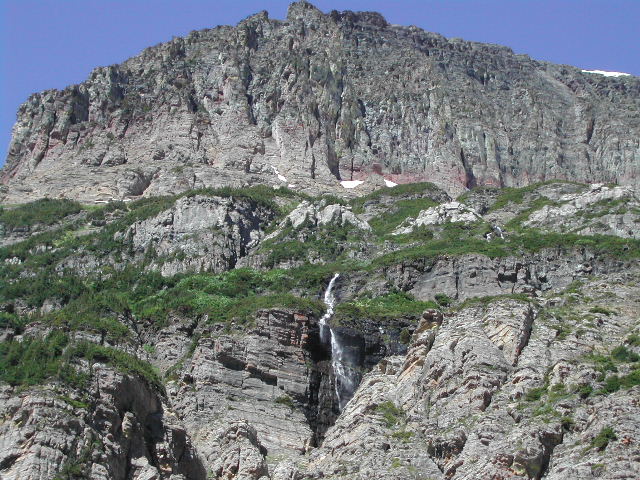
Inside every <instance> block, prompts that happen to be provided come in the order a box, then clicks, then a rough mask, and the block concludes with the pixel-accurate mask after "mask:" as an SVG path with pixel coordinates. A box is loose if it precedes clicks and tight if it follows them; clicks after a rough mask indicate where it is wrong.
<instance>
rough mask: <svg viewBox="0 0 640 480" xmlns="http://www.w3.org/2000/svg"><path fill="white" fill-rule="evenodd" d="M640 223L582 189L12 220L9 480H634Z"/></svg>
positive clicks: (144, 209) (282, 201)
mask: <svg viewBox="0 0 640 480" xmlns="http://www.w3.org/2000/svg"><path fill="white" fill-rule="evenodd" d="M639 208H640V198H639V197H638V194H637V192H636V191H635V190H634V189H632V188H629V187H617V186H605V185H583V184H578V183H568V182H546V183H542V184H536V185H532V186H528V187H524V188H519V189H502V190H501V189H497V188H477V189H473V190H471V191H469V192H467V193H466V194H464V195H463V196H461V197H459V198H458V199H457V200H456V201H452V199H451V198H449V197H448V195H447V194H446V193H445V192H444V191H442V190H440V189H438V188H437V187H435V186H434V185H432V184H410V185H400V186H397V187H395V188H391V189H382V190H378V191H376V192H373V193H371V194H369V195H367V196H364V197H358V198H355V199H353V200H351V201H346V200H343V199H340V198H336V197H332V196H327V195H325V196H323V197H318V198H315V197H310V196H306V195H302V194H300V193H296V192H293V191H290V190H287V189H279V190H274V189H272V188H270V187H265V186H256V187H251V188H247V189H230V188H224V189H218V190H206V189H205V190H198V191H190V192H185V193H183V194H180V195H175V196H171V197H153V198H147V199H141V200H138V201H136V202H116V203H111V204H107V205H104V206H99V207H95V206H91V207H86V206H82V205H80V204H78V203H75V202H72V201H69V200H39V201H37V202H34V203H30V204H26V205H22V206H15V207H12V208H5V209H3V210H1V211H0V225H2V229H1V230H0V231H1V232H2V238H1V240H2V244H3V246H2V247H1V248H0V275H1V278H2V279H3V281H2V283H1V284H0V418H1V420H0V475H1V476H2V478H7V479H18V478H19V479H21V480H25V479H26V480H31V479H38V480H44V479H50V478H56V479H74V478H105V479H106V478H109V479H117V480H142V479H152V478H156V479H172V480H179V479H194V480H200V479H205V478H215V479H227V480H229V479H245V480H259V479H261V480H267V479H271V480H291V479H296V480H300V479H306V478H315V479H317V478H335V479H351V478H355V479H359V478H362V479H364V478H370V479H371V478H372V479H404V478H407V479H427V478H442V479H445V478H447V479H469V480H470V479H476V478H517V479H541V478H548V479H556V478H604V479H614V478H635V477H637V476H638V474H639V473H640V462H638V458H639V452H638V443H637V442H638V436H639V435H640V425H639V424H638V418H640V410H639V409H640V405H639V404H638V401H637V399H638V397H639V395H638V394H639V393H640V323H639V321H638V320H639V319H638V312H639V311H640V303H639V300H638V299H640V290H639V285H640V260H639V259H640V240H638V239H637V238H634V237H635V235H633V234H630V233H629V232H630V231H631V232H632V233H633V232H635V230H636V229H635V228H634V227H635V226H637V225H638V224H640V209H639ZM563 216H567V217H568V220H567V222H566V223H567V225H568V226H569V228H570V231H564V230H562V229H561V228H560V226H559V223H558V221H557V219H558V218H563Z"/></svg>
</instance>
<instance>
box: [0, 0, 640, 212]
mask: <svg viewBox="0 0 640 480" xmlns="http://www.w3.org/2000/svg"><path fill="white" fill-rule="evenodd" d="M639 112H640V81H639V80H638V79H637V78H635V77H631V76H628V77H617V78H610V77H605V76H602V75H598V74H589V73H582V72H581V71H580V70H578V69H576V68H574V67H570V66H560V65H553V64H549V63H544V62H538V61H534V60H531V59H530V58H528V57H526V56H523V55H515V54H513V52H512V51H511V50H509V49H508V48H506V47H500V46H495V45H485V44H480V43H473V42H466V41H463V40H458V39H449V40H448V39H445V38H444V37H442V36H440V35H437V34H433V33H428V32H424V31H422V30H420V29H418V28H415V27H402V26H397V25H389V24H388V23H387V22H386V21H385V20H384V19H383V18H382V17H381V16H380V15H378V14H376V13H366V12H365V13H353V12H342V13H338V12H335V11H334V12H331V13H329V14H324V13H322V12H320V11H319V10H317V9H316V8H315V7H313V6H312V5H310V4H308V3H306V2H297V3H294V4H292V5H291V7H290V8H289V13H288V16H287V19H286V20H285V21H277V20H271V19H269V18H268V17H267V14H266V13H265V12H263V13H260V14H257V15H255V16H253V17H250V18H248V19H246V20H244V21H243V22H241V23H240V24H238V25H237V26H236V27H217V28H215V29H212V30H204V31H199V32H193V33H191V34H190V35H189V36H187V37H185V38H176V39H175V40H172V41H171V42H168V43H165V44H162V45H158V46H156V47H152V48H149V49H147V50H145V51H144V52H142V53H141V54H140V55H139V56H137V57H134V58H131V59H130V60H127V61H126V62H124V63H122V64H120V65H114V66H110V67H104V68H98V69H96V70H94V71H93V72H92V73H91V75H90V77H89V79H88V80H87V81H86V82H84V83H82V84H80V85H76V86H72V87H69V88H67V89H65V90H63V91H56V90H51V91H45V92H42V93H38V94H34V95H33V96H32V97H30V98H29V100H28V101H27V102H26V103H25V104H24V105H23V106H22V107H21V108H20V110H19V112H18V120H17V123H16V125H15V127H14V130H13V139H12V142H11V146H10V149H9V155H8V157H7V161H6V165H5V167H4V169H3V171H2V181H3V184H4V187H3V190H2V195H3V198H4V200H5V201H6V202H9V203H19V202H24V201H26V200H29V199H35V198H39V197H43V196H50V197H59V196H64V197H68V198H75V199H80V200H82V201H97V200H109V199H122V198H127V197H136V196H140V195H145V196H150V195H163V194H168V193H177V192H181V191H184V190H188V189H192V188H200V187H205V186H213V187H217V186H223V185H231V186H245V185H251V184H256V183H262V184H270V185H281V186H286V185H294V187H292V188H295V189H298V190H302V191H306V192H309V193H319V192H323V191H327V190H329V191H331V190H333V191H335V192H340V193H342V192H344V190H343V189H342V187H341V186H340V185H339V183H338V180H352V179H355V180H357V179H363V180H364V179H366V178H367V177H368V175H369V174H371V173H372V172H375V173H376V174H379V173H382V174H383V175H384V176H385V178H387V179H388V180H391V181H394V182H395V183H405V182H414V181H424V180H429V181H432V182H434V183H436V184H438V185H440V186H441V187H443V188H444V189H445V190H446V191H448V192H449V193H451V194H457V193H460V192H462V191H464V190H465V189H466V188H468V187H472V186H475V185H493V186H523V185H528V184H530V183H534V182H536V181H542V180H547V179H551V178H566V179H571V180H577V181H591V182H593V181H602V182H616V183H620V184H629V185H638V184H639V182H640V180H639V179H640V175H639V173H640V172H639V168H640V167H639V165H640V143H639V141H638V138H639V137H640V116H639ZM369 183H371V182H369ZM375 183H376V182H373V183H372V185H373V186H374V185H375ZM373 186H371V187H368V186H367V185H366V184H365V185H363V186H361V187H359V189H360V190H362V191H365V192H366V191H367V189H368V188H373Z"/></svg>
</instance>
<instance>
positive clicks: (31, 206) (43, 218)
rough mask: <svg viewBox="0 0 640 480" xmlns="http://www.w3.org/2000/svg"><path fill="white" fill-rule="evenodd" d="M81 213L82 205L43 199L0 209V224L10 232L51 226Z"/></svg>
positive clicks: (61, 200) (62, 200)
mask: <svg viewBox="0 0 640 480" xmlns="http://www.w3.org/2000/svg"><path fill="white" fill-rule="evenodd" d="M81 211H82V205H80V204H79V203H78V202H75V201H72V200H66V199H51V198H43V199H41V200H36V201H35V202H31V203H26V204H24V205H20V206H17V207H15V208H11V209H8V208H3V207H0V223H1V224H4V225H5V226H6V227H7V228H9V229H10V230H12V229H14V228H17V227H31V226H33V225H36V224H42V225H53V224H54V223H57V222H59V221H61V220H62V219H63V218H64V217H67V216H69V215H73V214H76V213H79V212H81Z"/></svg>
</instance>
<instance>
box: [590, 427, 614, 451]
mask: <svg viewBox="0 0 640 480" xmlns="http://www.w3.org/2000/svg"><path fill="white" fill-rule="evenodd" d="M617 439H618V437H617V436H616V433H615V432H614V431H613V428H611V427H605V428H603V429H602V430H600V432H599V433H598V435H596V436H595V437H594V439H593V440H591V444H590V445H591V448H597V449H598V450H600V451H602V450H604V449H605V448H607V446H608V445H609V442H611V441H613V440H617Z"/></svg>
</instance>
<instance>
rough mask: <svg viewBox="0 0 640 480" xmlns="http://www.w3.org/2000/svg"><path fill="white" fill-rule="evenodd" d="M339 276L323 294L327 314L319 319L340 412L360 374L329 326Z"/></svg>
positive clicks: (352, 391)
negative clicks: (335, 285) (329, 358)
mask: <svg viewBox="0 0 640 480" xmlns="http://www.w3.org/2000/svg"><path fill="white" fill-rule="evenodd" d="M339 276H340V274H339V273H336V274H335V275H334V276H333V278H331V281H330V282H329V286H328V287H327V290H326V291H325V292H324V303H325V305H326V306H327V312H326V313H325V314H324V315H323V316H322V318H320V340H321V341H322V343H324V344H325V345H326V344H327V343H328V344H329V345H330V346H331V368H332V370H333V374H334V377H335V390H336V397H337V399H338V408H339V409H340V411H342V409H343V408H344V406H345V405H346V404H347V402H348V401H349V400H350V399H351V397H352V396H353V393H354V392H355V390H356V388H357V386H358V383H359V379H360V373H359V372H358V370H357V369H356V368H355V367H356V365H355V362H354V359H353V358H352V355H350V353H349V351H348V349H346V348H345V345H343V344H342V342H341V341H340V338H339V335H337V333H336V332H335V331H334V330H333V329H332V328H331V326H330V325H329V323H328V322H329V319H330V318H331V317H332V316H333V309H334V307H335V303H336V298H335V296H334V295H333V286H334V284H335V282H336V280H337V279H338V277H339Z"/></svg>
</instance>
